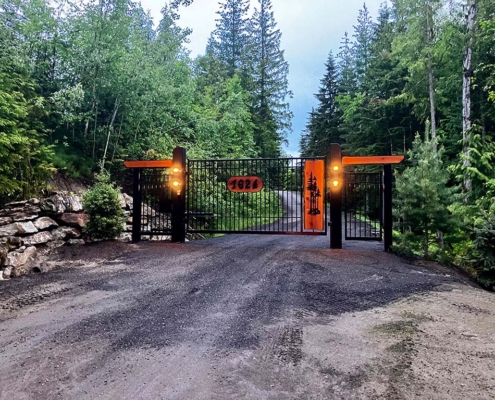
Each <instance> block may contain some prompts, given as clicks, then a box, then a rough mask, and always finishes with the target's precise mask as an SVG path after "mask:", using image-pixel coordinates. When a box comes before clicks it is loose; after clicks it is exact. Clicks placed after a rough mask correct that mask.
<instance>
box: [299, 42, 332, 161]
mask: <svg viewBox="0 0 495 400" xmlns="http://www.w3.org/2000/svg"><path fill="white" fill-rule="evenodd" d="M325 70H326V71H325V75H324V76H323V79H322V80H321V84H320V89H319V91H318V93H317V94H316V95H315V97H316V99H317V100H318V107H317V108H316V110H313V111H312V112H311V114H310V117H309V121H308V125H307V127H306V134H305V138H304V139H303V141H302V142H301V154H303V155H304V156H305V157H306V156H308V157H309V156H324V155H325V154H327V152H328V149H329V148H330V144H332V143H342V139H341V137H340V135H341V131H340V118H341V116H342V113H341V112H340V110H339V108H338V105H337V101H336V100H337V96H338V95H339V88H338V72H337V67H336V65H335V58H334V56H333V53H332V52H330V54H329V56H328V60H327V62H326V64H325Z"/></svg>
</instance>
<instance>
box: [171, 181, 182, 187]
mask: <svg viewBox="0 0 495 400" xmlns="http://www.w3.org/2000/svg"><path fill="white" fill-rule="evenodd" d="M172 185H174V186H175V187H179V186H180V182H179V181H173V182H172Z"/></svg>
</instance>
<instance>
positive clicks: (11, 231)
mask: <svg viewBox="0 0 495 400" xmlns="http://www.w3.org/2000/svg"><path fill="white" fill-rule="evenodd" d="M17 232H19V228H18V227H17V224H8V225H4V226H0V237H3V236H14V235H17Z"/></svg>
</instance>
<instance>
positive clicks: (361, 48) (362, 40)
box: [352, 4, 374, 89]
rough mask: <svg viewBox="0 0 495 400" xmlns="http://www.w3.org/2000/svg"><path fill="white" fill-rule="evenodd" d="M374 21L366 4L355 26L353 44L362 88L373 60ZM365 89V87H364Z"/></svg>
mask: <svg viewBox="0 0 495 400" xmlns="http://www.w3.org/2000/svg"><path fill="white" fill-rule="evenodd" d="M373 33H374V23H373V20H372V18H371V15H370V13H369V11H368V7H366V4H364V5H363V8H362V9H361V10H359V14H358V19H357V25H355V26H354V35H353V37H354V39H355V41H354V44H353V46H352V52H353V57H354V60H355V68H356V80H357V83H358V85H359V87H361V88H362V86H363V81H364V79H365V76H366V74H367V72H368V68H369V65H370V60H371V44H372V42H373ZM362 89H364V88H362Z"/></svg>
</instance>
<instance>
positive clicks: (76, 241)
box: [67, 239, 86, 246]
mask: <svg viewBox="0 0 495 400" xmlns="http://www.w3.org/2000/svg"><path fill="white" fill-rule="evenodd" d="M67 243H68V244H69V246H81V245H83V244H86V242H85V241H84V240H82V239H70V240H69V241H68V242H67Z"/></svg>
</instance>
